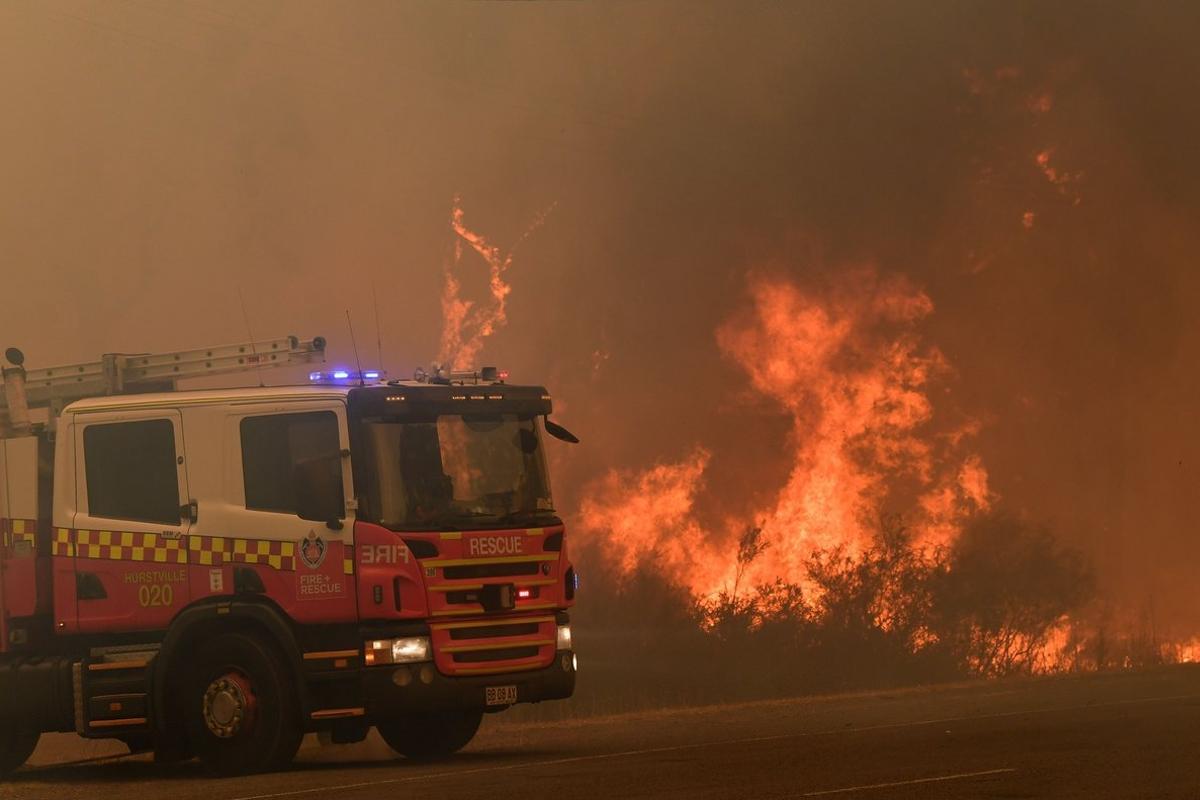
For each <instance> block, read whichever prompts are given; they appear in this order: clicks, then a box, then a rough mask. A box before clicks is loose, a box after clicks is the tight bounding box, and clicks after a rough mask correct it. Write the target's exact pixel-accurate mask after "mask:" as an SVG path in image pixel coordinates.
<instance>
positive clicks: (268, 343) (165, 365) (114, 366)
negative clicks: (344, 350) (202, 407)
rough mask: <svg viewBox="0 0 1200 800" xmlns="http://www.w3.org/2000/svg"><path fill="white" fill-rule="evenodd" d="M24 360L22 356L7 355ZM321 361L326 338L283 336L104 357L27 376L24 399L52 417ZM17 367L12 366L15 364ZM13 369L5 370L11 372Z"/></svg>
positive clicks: (1, 397) (2, 403) (3, 397)
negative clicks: (79, 404) (71, 408)
mask: <svg viewBox="0 0 1200 800" xmlns="http://www.w3.org/2000/svg"><path fill="white" fill-rule="evenodd" d="M8 352H9V360H10V361H13V356H14V355H15V357H16V359H18V361H23V360H24V358H23V356H21V354H20V351H15V350H10V351H8ZM324 360H325V339H324V338H323V337H320V336H316V337H313V338H312V339H299V338H297V337H295V336H285V337H283V338H280V339H266V340H263V341H258V342H242V343H240V344H229V345H222V346H220V347H201V348H197V349H194V350H178V351H176V352H173V353H134V354H127V353H108V354H105V355H104V356H103V357H101V359H100V360H99V361H89V362H85V363H82V364H68V365H66V366H61V367H47V368H45V369H31V370H26V371H25V380H24V384H25V392H24V394H25V399H26V402H27V403H28V405H29V407H31V408H37V407H49V408H50V409H51V416H52V417H53V416H55V415H56V412H57V411H58V410H59V409H61V408H62V407H63V406H65V405H66V404H67V403H70V402H72V401H75V400H81V399H83V398H85V397H103V396H106V395H114V394H134V393H141V392H155V391H174V390H175V388H176V386H175V382H176V381H179V380H182V379H185V378H203V377H208V376H210V375H223V374H227V373H232V372H247V371H250V370H258V369H262V368H263V367H284V366H292V365H296V364H310V363H313V362H320V361H324ZM14 363H16V362H14ZM20 366H21V365H20V364H19V363H16V367H7V368H6V369H5V370H4V372H5V373H11V372H13V370H14V369H19V368H20ZM7 395H8V392H3V393H0V409H6V408H7V407H8V402H7Z"/></svg>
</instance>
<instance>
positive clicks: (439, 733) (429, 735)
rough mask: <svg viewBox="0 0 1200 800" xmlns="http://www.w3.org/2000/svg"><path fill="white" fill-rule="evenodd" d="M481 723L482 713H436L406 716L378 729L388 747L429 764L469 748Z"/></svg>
mask: <svg viewBox="0 0 1200 800" xmlns="http://www.w3.org/2000/svg"><path fill="white" fill-rule="evenodd" d="M482 721H483V712H482V711H435V712H430V713H426V714H406V715H405V716H403V717H400V718H398V719H394V720H388V721H387V722H380V723H379V724H378V726H377V727H378V728H379V735H380V736H382V737H383V740H384V741H385V742H387V744H388V747H390V748H392V749H393V750H395V751H396V752H397V753H399V754H400V755H402V756H405V757H407V758H412V759H417V760H421V761H429V760H433V759H437V758H445V757H446V756H448V755H451V754H453V753H457V752H458V751H459V750H462V749H463V748H464V747H466V746H467V744H468V743H469V742H470V741H471V739H472V738H474V736H475V733H476V731H478V730H479V723H480V722H482Z"/></svg>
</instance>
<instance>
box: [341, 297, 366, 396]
mask: <svg viewBox="0 0 1200 800" xmlns="http://www.w3.org/2000/svg"><path fill="white" fill-rule="evenodd" d="M346 327H347V328H349V329H350V346H351V347H353V348H354V363H355V364H357V365H358V385H359V386H366V385H367V381H366V379H365V378H363V371H362V359H360V358H359V357H358V342H356V341H355V340H354V323H353V322H351V321H350V309H348V308H347V309H346Z"/></svg>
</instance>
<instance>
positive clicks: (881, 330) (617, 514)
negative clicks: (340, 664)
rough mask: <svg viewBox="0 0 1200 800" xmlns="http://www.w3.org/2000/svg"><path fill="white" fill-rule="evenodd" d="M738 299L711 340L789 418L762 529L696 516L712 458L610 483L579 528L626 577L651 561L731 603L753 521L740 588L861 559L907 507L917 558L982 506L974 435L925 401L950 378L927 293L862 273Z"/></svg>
mask: <svg viewBox="0 0 1200 800" xmlns="http://www.w3.org/2000/svg"><path fill="white" fill-rule="evenodd" d="M747 294H748V296H749V302H748V303H747V304H746V307H745V308H744V309H743V310H742V311H741V312H739V313H737V314H735V315H734V316H733V317H732V318H730V319H728V320H727V321H726V322H724V323H723V324H721V325H720V326H719V327H718V329H717V330H716V339H717V343H718V346H719V347H720V350H721V352H722V353H723V354H724V355H725V356H726V357H727V358H728V359H730V360H731V361H732V362H733V363H735V364H736V365H737V366H738V367H739V368H741V369H742V370H744V373H745V378H746V381H747V382H748V385H749V387H750V388H751V393H752V398H751V399H752V400H753V402H754V403H757V404H762V403H765V404H766V406H767V407H768V408H769V409H770V410H771V411H772V412H774V413H782V414H785V415H786V416H787V417H788V419H789V420H790V433H789V436H788V440H787V442H786V445H785V446H786V447H787V448H788V451H789V454H790V459H789V461H790V464H791V467H790V471H789V472H788V474H787V475H786V476H781V477H782V485H781V486H780V488H779V490H778V492H777V494H776V496H775V497H774V500H773V502H772V503H771V504H770V505H769V507H766V508H764V509H763V510H762V513H761V515H760V517H759V518H757V519H752V520H745V519H734V518H731V519H726V520H721V521H719V522H718V523H716V524H713V523H712V522H710V521H708V520H701V519H700V515H699V514H698V513H697V510H696V506H697V498H698V497H699V496H700V495H701V493H704V492H710V493H717V496H720V494H719V493H720V492H721V487H719V486H710V485H706V484H705V483H704V477H705V473H706V470H707V468H708V466H709V462H710V459H711V458H712V457H713V456H712V454H711V453H710V452H709V451H708V450H707V449H705V448H704V446H703V443H700V444H698V446H697V449H696V451H694V452H693V453H692V454H691V455H689V456H687V457H685V458H684V459H682V460H680V461H678V462H676V463H669V464H658V465H655V466H653V467H650V468H649V469H645V470H641V471H634V470H613V471H611V472H609V473H608V474H607V475H606V476H605V477H604V478H603V479H601V480H600V481H598V482H596V483H595V484H594V485H593V486H592V488H591V491H590V493H589V495H588V497H587V499H586V500H585V502H584V504H583V507H582V513H581V528H582V530H583V532H584V534H585V535H586V536H587V537H588V538H590V539H591V540H593V541H595V542H598V543H599V545H600V546H601V547H602V548H603V549H604V550H605V551H606V552H607V554H608V555H609V557H610V558H612V559H613V560H614V562H616V563H619V564H620V565H621V568H622V570H623V571H624V572H626V573H628V572H629V571H631V570H632V569H634V568H635V567H636V565H638V564H639V563H642V562H644V561H646V560H649V559H653V560H654V561H655V563H656V564H657V565H658V566H659V567H660V568H665V569H666V570H667V573H668V575H669V576H670V579H671V580H673V581H674V582H676V583H677V584H679V585H681V586H684V587H686V588H688V589H689V590H690V591H692V592H693V593H695V594H697V595H701V596H709V595H712V594H713V593H715V592H719V591H721V590H722V589H728V588H729V587H730V586H731V585H732V582H733V579H734V576H735V573H736V572H737V569H738V565H737V559H736V548H737V546H736V542H737V536H738V535H739V533H740V532H741V530H742V529H744V527H745V525H746V524H748V523H750V522H753V523H755V524H758V525H761V527H762V529H763V532H762V544H763V545H764V546H765V550H764V553H765V554H766V557H764V558H762V559H757V560H755V561H754V563H752V564H751V565H749V567H748V570H747V572H746V574H745V575H744V576H743V580H744V581H745V583H744V584H743V585H757V584H763V583H768V582H771V581H774V580H775V579H776V578H782V579H784V580H787V581H789V582H793V583H803V582H804V567H805V563H806V561H807V560H808V559H809V558H810V557H811V555H812V554H813V552H814V551H816V550H828V549H831V548H837V547H841V548H844V549H845V551H846V552H847V553H849V554H854V553H857V552H859V551H860V550H861V549H862V548H863V547H864V546H865V545H866V544H867V543H868V542H869V541H870V539H871V537H872V536H873V534H874V532H875V525H876V524H877V522H878V515H879V513H880V512H881V511H883V510H885V509H888V510H891V509H903V511H904V513H905V516H906V521H907V524H908V526H909V528H910V529H911V530H912V531H913V533H914V536H915V541H916V543H917V545H918V546H920V547H923V548H926V549H932V548H936V547H939V546H944V545H947V544H949V543H950V542H951V541H953V539H954V538H955V536H956V535H957V533H958V531H959V530H960V528H961V525H962V523H963V521H964V519H965V518H966V517H967V516H968V515H970V514H971V513H974V512H977V511H981V510H984V509H986V508H988V506H989V505H990V504H991V502H992V497H991V492H990V490H989V489H988V477H987V469H986V467H985V466H984V464H983V461H982V459H981V458H980V457H979V456H978V455H977V454H975V453H973V452H971V451H970V449H969V445H970V444H971V441H972V438H973V434H974V433H975V431H976V430H977V423H975V422H973V421H970V420H965V421H959V422H957V424H950V423H949V422H948V421H946V420H943V419H940V418H939V416H938V414H937V412H936V410H935V405H934V402H933V400H932V388H933V387H934V385H935V384H936V383H938V382H940V381H944V380H947V379H949V378H950V377H951V375H952V373H951V370H950V367H949V364H948V363H947V362H946V359H945V357H944V356H943V355H942V353H941V352H940V351H939V350H938V349H937V348H936V347H933V346H930V345H928V344H926V343H925V342H924V341H923V339H922V337H921V335H920V332H919V327H920V323H921V321H922V320H923V319H925V318H926V317H927V316H928V315H930V314H931V313H932V312H933V303H932V302H931V300H930V299H929V297H928V296H927V295H926V294H925V293H924V292H922V291H920V290H919V289H917V288H915V287H914V286H912V285H911V284H910V283H909V282H908V281H906V280H904V279H902V278H895V277H881V276H880V275H879V274H878V273H877V272H876V271H874V270H872V269H860V270H856V271H851V272H849V273H846V274H845V276H844V278H843V279H840V280H839V281H838V282H837V283H836V284H835V285H832V286H828V287H826V288H824V289H811V288H806V287H801V286H799V285H797V284H795V283H793V282H789V281H785V280H780V279H775V278H768V277H754V278H752V279H751V280H750V283H749V286H748V292H747ZM747 405H751V403H748V404H747ZM766 479H767V478H766V477H764V480H766ZM776 480H778V477H777V478H776Z"/></svg>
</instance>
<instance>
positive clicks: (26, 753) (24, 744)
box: [0, 730, 41, 778]
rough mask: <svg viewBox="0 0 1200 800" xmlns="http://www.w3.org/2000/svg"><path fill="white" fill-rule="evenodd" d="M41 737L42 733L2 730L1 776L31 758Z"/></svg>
mask: <svg viewBox="0 0 1200 800" xmlns="http://www.w3.org/2000/svg"><path fill="white" fill-rule="evenodd" d="M40 737H41V734H40V733H29V732H27V731H18V730H0V778H2V777H4V776H6V775H8V774H9V773H10V772H12V771H13V770H15V769H18V768H20V766H21V765H22V764H24V763H25V762H26V761H28V760H29V757H30V756H31V755H33V751H34V749H35V748H36V747H37V743H38V739H39V738H40Z"/></svg>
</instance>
